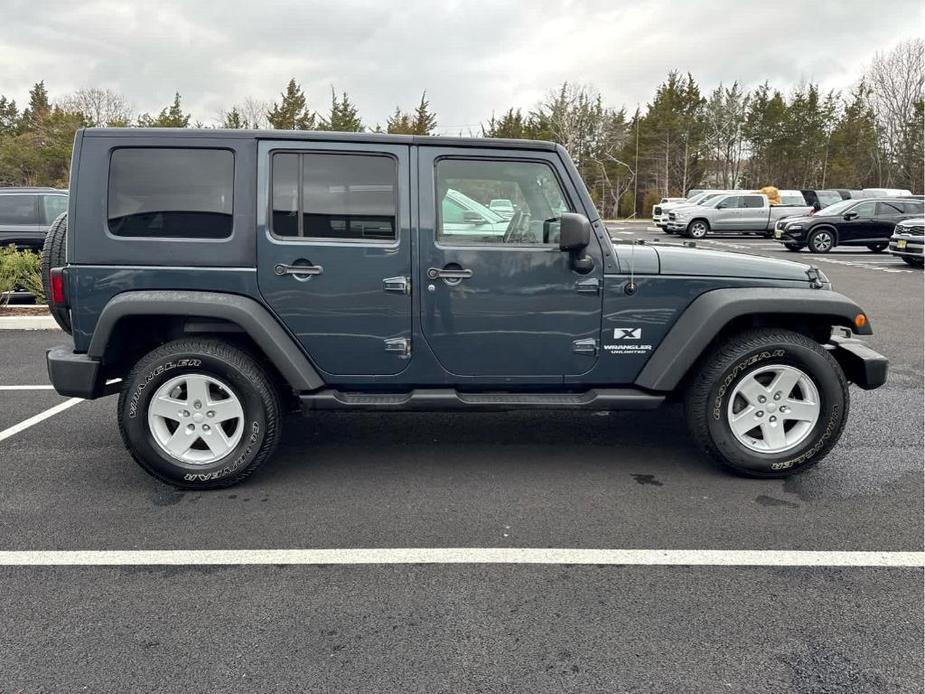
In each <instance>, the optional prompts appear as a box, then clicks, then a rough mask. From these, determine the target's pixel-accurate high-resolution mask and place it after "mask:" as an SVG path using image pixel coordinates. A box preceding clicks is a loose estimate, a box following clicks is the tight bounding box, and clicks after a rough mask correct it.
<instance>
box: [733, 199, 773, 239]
mask: <svg viewBox="0 0 925 694" xmlns="http://www.w3.org/2000/svg"><path fill="white" fill-rule="evenodd" d="M741 199H742V208H741V209H740V210H739V212H740V214H739V221H740V224H741V226H740V227H739V228H740V229H742V230H743V231H761V230H763V229H767V228H768V218H769V214H770V208H769V207H768V205H767V202H766V201H765V198H764V197H763V196H761V195H743V196H742V198H741Z"/></svg>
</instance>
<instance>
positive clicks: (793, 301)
mask: <svg viewBox="0 0 925 694" xmlns="http://www.w3.org/2000/svg"><path fill="white" fill-rule="evenodd" d="M859 313H863V311H862V310H861V307H860V306H858V305H857V304H856V303H854V302H853V301H852V300H851V299H849V298H848V297H846V296H843V295H842V294H838V293H837V292H833V291H827V290H821V289H789V288H779V287H756V288H750V289H731V288H730V289H714V290H712V291H708V292H705V293H704V294H701V295H700V296H699V297H697V298H696V299H694V301H692V302H691V303H690V305H689V306H688V307H687V308H686V309H685V310H684V312H683V313H682V314H681V316H680V318H678V320H677V321H676V322H675V324H674V325H673V326H672V328H671V329H670V330H669V331H668V334H667V335H665V337H664V338H663V339H662V341H661V343H660V344H659V345H658V347H657V348H656V349H655V351H654V352H653V353H652V356H651V357H649V360H648V361H647V362H646V365H645V366H644V367H643V369H642V371H640V372H639V375H638V376H637V377H636V381H635V385H637V386H639V387H640V388H647V389H649V390H656V391H671V390H674V389H675V388H676V387H677V385H678V383H680V382H681V379H682V378H684V375H685V374H686V373H687V371H688V369H690V367H691V366H692V365H693V364H694V363H695V362H696V361H697V360H698V359H699V358H700V356H701V355H702V354H703V352H704V350H705V349H706V347H707V345H709V344H710V342H711V341H712V340H713V339H714V338H715V337H716V336H717V335H718V334H719V332H720V331H721V330H722V329H723V328H724V327H725V326H726V325H728V323H729V322H730V321H732V320H735V319H736V318H740V317H742V316H748V315H758V314H764V315H769V314H772V315H773V314H786V315H805V316H813V317H815V318H824V319H826V320H828V321H830V323H831V325H833V326H834V325H841V326H845V327H847V328H850V329H851V331H852V332H854V333H857V334H859V335H870V334H872V333H873V330H872V329H871V327H870V320H869V319H868V320H867V321H865V323H864V325H863V326H861V327H860V328H858V327H857V326H856V325H855V321H854V319H855V316H857V315H858V314H859ZM865 315H866V314H865Z"/></svg>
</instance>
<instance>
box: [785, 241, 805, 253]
mask: <svg viewBox="0 0 925 694" xmlns="http://www.w3.org/2000/svg"><path fill="white" fill-rule="evenodd" d="M784 248H786V249H787V250H788V251H793V252H794V253H798V252H799V251H802V250H803V244H801V243H785V244H784Z"/></svg>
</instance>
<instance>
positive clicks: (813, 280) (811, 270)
mask: <svg viewBox="0 0 925 694" xmlns="http://www.w3.org/2000/svg"><path fill="white" fill-rule="evenodd" d="M806 276H807V277H808V278H809V286H810V288H811V289H822V287H823V286H825V285H823V284H822V277H820V272H819V268H817V267H816V266H815V265H810V266H809V267H808V268H806Z"/></svg>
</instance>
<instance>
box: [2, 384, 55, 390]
mask: <svg viewBox="0 0 925 694" xmlns="http://www.w3.org/2000/svg"><path fill="white" fill-rule="evenodd" d="M54 389H55V387H54V386H52V385H47V386H0V390H54Z"/></svg>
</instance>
